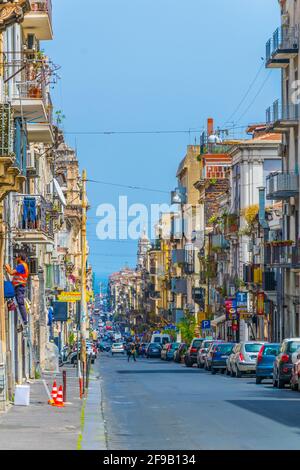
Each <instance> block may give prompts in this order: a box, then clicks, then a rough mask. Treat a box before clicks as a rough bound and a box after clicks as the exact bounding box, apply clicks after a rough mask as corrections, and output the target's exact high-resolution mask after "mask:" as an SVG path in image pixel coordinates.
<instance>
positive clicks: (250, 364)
mask: <svg viewBox="0 0 300 470" xmlns="http://www.w3.org/2000/svg"><path fill="white" fill-rule="evenodd" d="M263 344H265V342H264V341H243V342H241V343H238V344H237V345H236V347H235V348H234V352H233V354H232V358H231V370H232V376H234V377H242V375H244V374H255V371H256V359H257V356H258V353H259V351H260V348H261V347H262V345H263Z"/></svg>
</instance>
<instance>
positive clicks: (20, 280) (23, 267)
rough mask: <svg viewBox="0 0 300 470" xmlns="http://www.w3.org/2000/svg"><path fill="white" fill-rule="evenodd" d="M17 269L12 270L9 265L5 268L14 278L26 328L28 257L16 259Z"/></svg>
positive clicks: (21, 255) (17, 298)
mask: <svg viewBox="0 0 300 470" xmlns="http://www.w3.org/2000/svg"><path fill="white" fill-rule="evenodd" d="M16 261H17V263H16V268H15V269H12V268H11V267H10V266H9V264H7V265H6V266H5V269H6V272H7V273H8V274H10V276H13V278H12V283H13V286H14V288H15V297H16V301H17V304H18V306H19V310H20V314H21V316H22V320H23V323H24V326H26V325H27V322H28V321H27V311H26V307H25V287H26V284H27V281H28V276H29V269H28V265H27V263H26V256H25V255H23V254H19V255H18V256H17V258H16Z"/></svg>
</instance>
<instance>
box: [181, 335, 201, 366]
mask: <svg viewBox="0 0 300 470" xmlns="http://www.w3.org/2000/svg"><path fill="white" fill-rule="evenodd" d="M203 341H204V340H203V338H194V339H193V340H192V342H191V345H190V347H189V348H188V350H187V352H186V353H185V356H184V362H185V365H186V366H187V367H193V365H194V364H196V363H197V353H198V350H199V349H200V348H201V345H202V343H203Z"/></svg>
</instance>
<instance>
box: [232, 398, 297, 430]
mask: <svg viewBox="0 0 300 470" xmlns="http://www.w3.org/2000/svg"><path fill="white" fill-rule="evenodd" d="M299 398H300V397H299ZM228 403H230V404H231V405H235V406H238V407H240V408H243V409H244V410H247V411H251V412H252V413H256V414H259V415H261V416H264V417H265V418H268V419H271V420H272V421H275V422H277V423H280V424H283V425H285V426H288V427H292V428H298V429H300V407H298V408H297V407H296V406H295V403H294V400H293V401H287V400H282V399H279V400H228Z"/></svg>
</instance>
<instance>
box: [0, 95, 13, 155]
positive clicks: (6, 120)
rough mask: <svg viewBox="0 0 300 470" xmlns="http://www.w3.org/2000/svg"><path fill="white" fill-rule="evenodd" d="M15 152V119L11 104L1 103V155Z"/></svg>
mask: <svg viewBox="0 0 300 470" xmlns="http://www.w3.org/2000/svg"><path fill="white" fill-rule="evenodd" d="M13 153H14V119H13V110H12V108H11V106H10V105H9V104H1V105H0V157H7V156H12V154H13Z"/></svg>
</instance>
